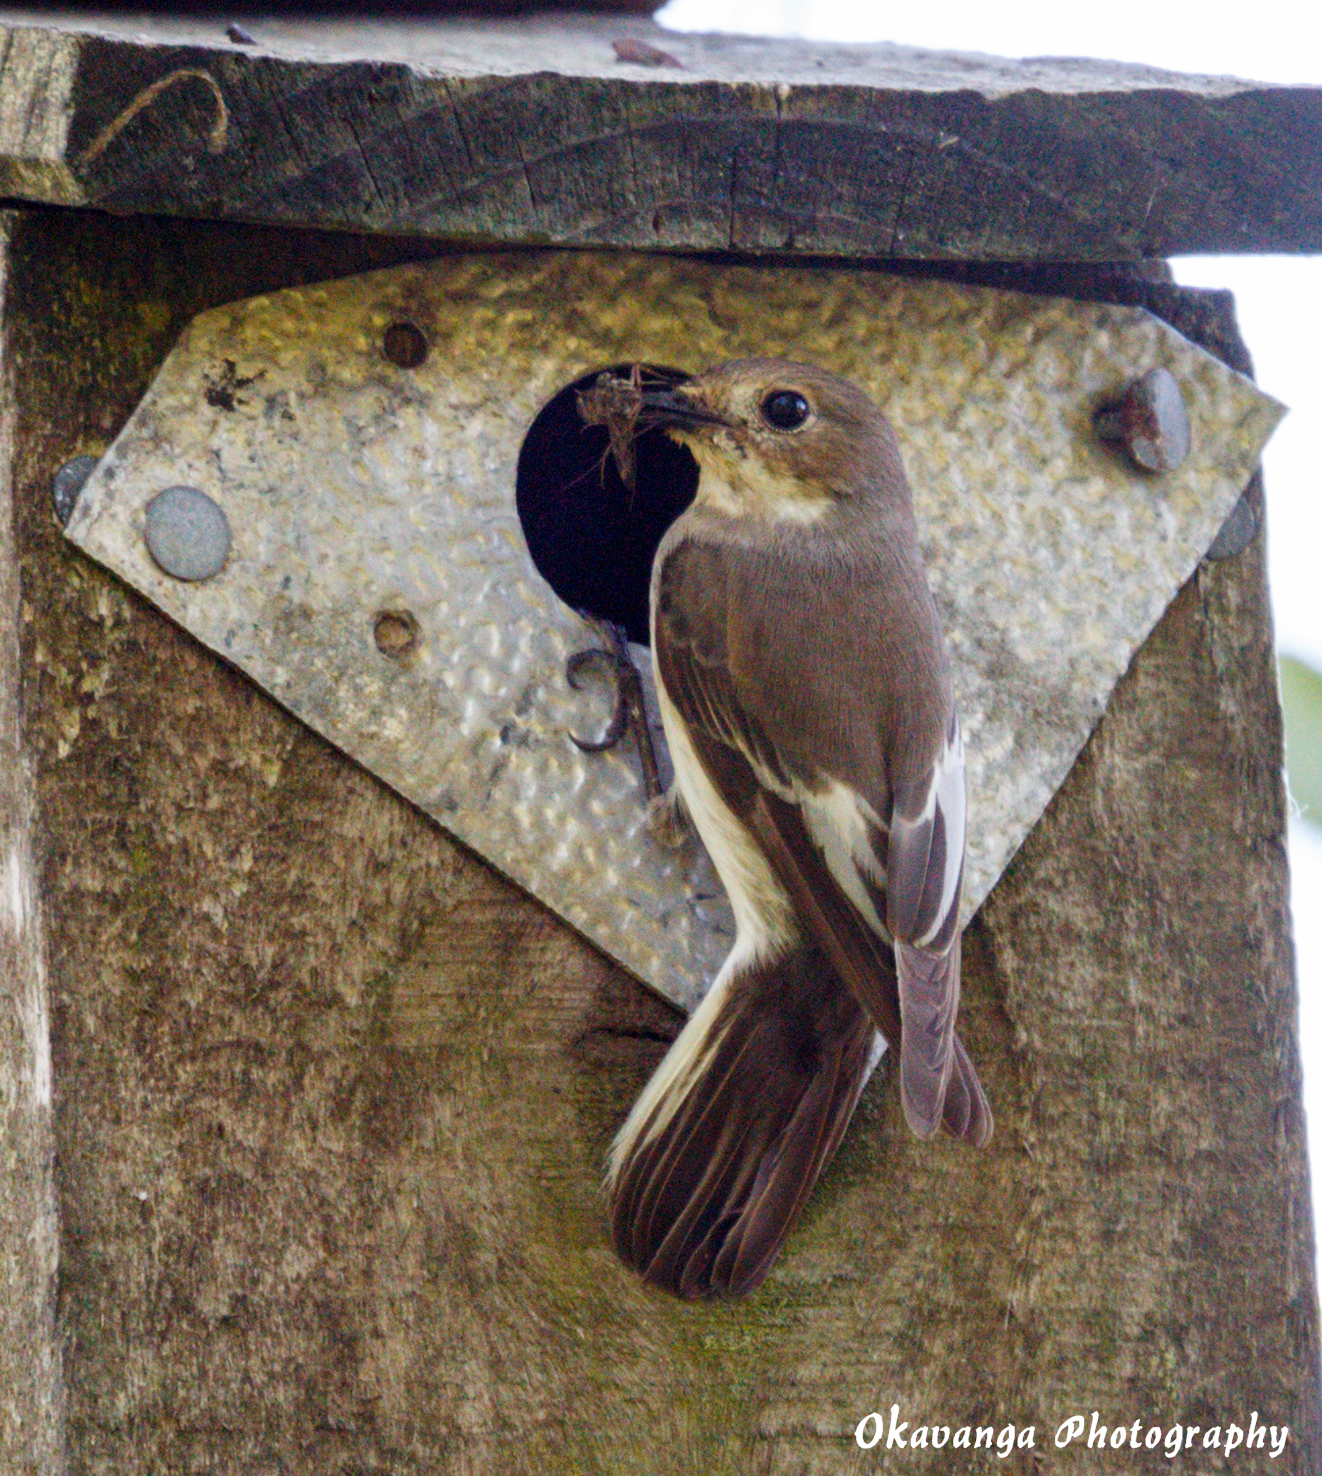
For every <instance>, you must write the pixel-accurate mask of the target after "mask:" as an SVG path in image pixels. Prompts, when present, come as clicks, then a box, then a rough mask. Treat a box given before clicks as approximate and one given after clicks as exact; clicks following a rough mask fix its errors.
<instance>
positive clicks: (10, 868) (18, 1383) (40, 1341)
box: [0, 212, 63, 1476]
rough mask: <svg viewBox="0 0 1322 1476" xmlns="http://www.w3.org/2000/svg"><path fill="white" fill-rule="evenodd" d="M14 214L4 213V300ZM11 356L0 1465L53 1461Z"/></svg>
mask: <svg viewBox="0 0 1322 1476" xmlns="http://www.w3.org/2000/svg"><path fill="white" fill-rule="evenodd" d="M11 223H12V217H11V216H10V214H9V213H8V212H5V213H4V214H2V215H0V300H3V294H4V290H5V288H6V287H7V278H8V253H9V232H10V226H11ZM14 393H15V375H14V364H13V360H12V359H11V358H10V357H9V356H8V355H7V354H6V355H5V356H4V362H3V364H2V365H0V1470H3V1471H5V1472H7V1473H8V1472H12V1473H13V1476H46V1473H55V1472H57V1471H58V1470H59V1468H60V1461H61V1454H62V1446H63V1429H62V1424H61V1417H62V1414H63V1410H62V1401H61V1392H62V1391H61V1381H60V1355H59V1346H58V1343H57V1340H56V1336H55V1277H56V1267H57V1257H58V1244H59V1230H58V1220H57V1211H56V1205H55V1182H54V1147H55V1143H54V1124H53V1120H52V1112H51V1059H50V1021H49V1018H48V1002H47V992H46V970H45V962H46V960H45V957H44V948H43V942H44V934H43V926H42V923H43V919H42V914H41V905H40V900H39V888H38V884H37V879H36V876H35V873H34V865H33V845H32V831H33V814H32V811H33V773H32V766H31V764H30V763H28V762H27V758H26V755H25V752H24V748H23V743H22V738H21V724H20V720H19V693H20V688H21V679H20V657H19V629H20V624H21V620H22V614H21V603H20V593H19V585H20V581H19V557H18V547H17V542H16V538H15V526H14V516H13V514H14V508H13V495H12V494H13V475H12V474H13V465H12V456H13V449H14V442H13V433H14V419H15V415H14Z"/></svg>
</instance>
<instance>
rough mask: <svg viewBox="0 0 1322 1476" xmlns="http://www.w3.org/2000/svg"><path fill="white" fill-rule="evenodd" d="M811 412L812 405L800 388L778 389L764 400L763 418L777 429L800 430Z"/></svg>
mask: <svg viewBox="0 0 1322 1476" xmlns="http://www.w3.org/2000/svg"><path fill="white" fill-rule="evenodd" d="M810 414H812V407H811V406H810V405H809V404H808V402H807V400H805V399H804V398H803V396H802V395H801V394H800V393H799V392H798V390H776V391H774V392H773V393H772V394H769V395H768V396H767V397H766V399H765V400H763V401H762V419H763V420H765V421H766V423H767V424H768V425H770V426H774V428H775V429H776V430H783V431H790V430H798V428H799V427H800V426H801V425H802V424H803V422H804V421H805V420H807V418H808V416H809V415H810Z"/></svg>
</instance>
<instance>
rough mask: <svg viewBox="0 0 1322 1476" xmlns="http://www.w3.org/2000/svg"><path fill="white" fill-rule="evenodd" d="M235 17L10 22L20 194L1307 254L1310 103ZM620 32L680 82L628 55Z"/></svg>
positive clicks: (870, 59)
mask: <svg viewBox="0 0 1322 1476" xmlns="http://www.w3.org/2000/svg"><path fill="white" fill-rule="evenodd" d="M10 14H11V15H13V16H15V17H17V15H18V13H16V12H12V13H10ZM4 18H5V17H4V15H0V20H3V19H4ZM249 29H250V30H251V32H252V34H253V35H254V36H255V38H256V40H257V43H258V44H257V45H255V46H246V45H245V46H236V45H234V44H233V43H232V42H230V41H229V40H227V39H226V36H225V33H224V28H223V22H222V20H221V19H216V20H212V21H209V20H205V19H193V20H176V21H170V20H168V19H160V18H157V19H153V20H150V21H141V20H138V19H136V18H135V19H134V20H133V21H132V22H131V23H129V22H126V21H124V20H117V19H116V18H114V17H113V16H106V17H102V18H100V19H99V20H91V21H88V20H82V19H80V20H76V21H75V20H72V19H69V20H63V21H62V20H59V19H56V18H51V17H44V18H42V17H36V18H30V19H29V20H28V21H27V22H23V21H22V20H20V19H17V18H15V19H14V20H13V21H12V23H11V24H10V25H9V27H8V28H7V30H6V31H5V32H4V50H3V53H2V54H0V55H2V56H3V64H2V66H0V182H2V183H3V187H4V189H5V191H6V193H9V194H11V195H18V196H21V197H24V198H27V199H30V200H41V201H51V202H56V203H66V204H68V203H84V204H90V205H97V206H102V207H104V208H107V209H109V210H112V211H115V212H118V213H134V212H147V213H158V212H165V213H168V214H180V215H189V216H206V217H221V218H231V219H243V220H252V221H267V222H284V223H299V224H313V225H321V226H335V227H346V228H350V229H354V230H363V231H377V232H409V233H413V234H417V235H429V236H438V237H449V238H462V239H467V240H470V241H500V242H509V243H515V242H528V243H541V242H548V241H554V242H562V243H570V244H594V245H622V246H635V247H647V248H657V247H662V248H664V247H669V248H699V249H708V248H719V249H741V250H747V251H756V252H764V253H774V254H782V255H800V256H802V255H811V254H816V255H835V256H845V257H880V256H888V257H897V258H903V257H914V258H939V259H958V258H983V259H995V258H1008V259H1020V260H1079V261H1112V260H1124V259H1136V258H1142V257H1145V256H1153V255H1162V254H1168V253H1174V252H1196V251H1237V252H1238V251H1310V250H1311V251H1316V250H1319V249H1322V89H1319V88H1298V87H1297V88H1286V87H1277V86H1268V85H1265V84H1257V83H1249V82H1237V81H1234V80H1232V79H1228V78H1207V77H1184V76H1180V75H1178V74H1175V73H1168V72H1160V71H1156V70H1154V69H1151V68H1145V67H1135V66H1124V65H1121V64H1119V63H1105V62H1082V61H1032V62H1010V61H1003V60H999V59H996V58H992V57H984V56H971V55H962V54H956V53H948V54H947V53H932V52H920V51H915V50H912V49H910V48H906V47H899V46H890V45H877V46H855V47H846V46H838V45H825V44H821V43H809V42H798V41H795V42H785V41H780V42H778V41H753V40H749V39H747V38H739V37H717V36H705V37H704V36H687V35H678V34H676V33H674V32H666V31H662V30H660V29H659V28H657V27H655V26H653V25H652V24H651V23H650V22H646V21H643V20H628V21H626V20H623V19H621V18H620V17H587V16H578V17H567V16H559V17H556V18H555V19H553V20H548V19H540V18H539V19H524V20H520V21H503V22H502V21H486V22H482V21H472V20H467V21H465V20H446V21H424V20H416V21H411V22H408V23H396V24H391V23H388V22H384V21H380V22H376V23H375V24H373V23H370V22H367V21H359V22H355V23H354V24H353V25H352V26H350V25H347V24H344V23H336V22H320V23H318V22H289V21H284V22H281V21H274V20H265V21H253V22H251V24H250V25H249ZM622 35H628V36H631V37H635V36H636V37H639V38H642V39H649V40H650V41H652V42H653V43H654V44H656V45H658V46H660V47H662V48H664V49H665V50H666V51H668V52H669V53H672V54H673V55H674V56H675V58H676V59H677V60H678V61H679V62H681V63H682V66H680V67H644V66H639V65H637V64H633V63H629V62H623V61H621V60H620V59H619V58H618V57H617V56H616V53H615V51H614V48H613V42H614V41H615V40H617V39H619V38H620V37H621V36H622ZM169 78H174V80H173V81H171V82H168V83H167V82H166V79H169ZM161 84H164V85H161ZM158 87H159V90H156V89H158Z"/></svg>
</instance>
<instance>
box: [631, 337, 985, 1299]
mask: <svg viewBox="0 0 1322 1476" xmlns="http://www.w3.org/2000/svg"><path fill="white" fill-rule="evenodd" d="M640 423H642V424H649V423H650V424H663V425H665V426H666V427H667V428H668V434H670V435H671V436H672V437H673V438H674V439H675V440H677V441H680V442H681V443H682V444H684V445H686V446H687V447H688V448H689V449H690V450H691V451H692V452H693V455H694V456H695V457H696V458H697V461H698V466H699V470H700V478H699V482H698V490H697V495H696V497H695V500H694V502H693V503H692V505H691V506H690V508H689V509H688V511H687V512H685V513H684V514H683V515H682V516H681V517H680V518H679V519H678V520H677V521H676V522H675V523H674V524H673V525H672V526H671V528H670V529H669V531H668V532H667V534H666V536H665V538H664V539H663V540H662V543H661V546H660V548H659V549H658V551H657V555H656V560H655V563H654V564H653V568H652V591H651V620H652V655H653V661H654V663H655V668H656V679H657V690H658V693H659V695H660V701H661V713H662V719H663V722H664V725H665V732H666V738H667V740H668V742H669V745H670V753H671V757H672V759H673V761H674V766H675V778H676V788H677V790H678V800H677V801H676V800H670V801H669V802H670V803H678V802H682V804H683V806H684V808H686V809H687V811H688V813H689V815H690V816H691V817H692V820H693V822H694V824H695V826H696V827H697V830H698V833H699V835H700V836H701V837H702V840H703V843H704V844H705V845H706V847H707V850H708V851H709V852H710V854H711V858H712V861H713V862H714V864H715V866H716V870H717V872H718V873H719V875H720V878H721V881H722V882H723V884H724V885H725V888H726V890H727V892H728V893H729V895H730V901H731V904H732V906H733V909H734V916H735V922H736V936H735V944H734V947H733V949H732V950H731V952H730V956H729V957H728V958H727V959H726V961H725V963H724V965H723V966H722V968H721V970H720V972H719V973H718V974H717V976H716V979H715V981H714V983H713V984H712V987H711V990H710V992H709V993H708V994H707V996H706V998H705V999H704V1000H703V1002H702V1004H701V1005H700V1007H699V1008H698V1009H697V1011H696V1012H695V1013H694V1015H693V1017H692V1018H691V1019H690V1020H689V1022H688V1024H687V1026H686V1027H685V1029H684V1030H683V1032H682V1033H681V1034H680V1036H679V1038H678V1039H677V1040H676V1041H675V1043H674V1045H673V1046H672V1047H671V1049H670V1051H669V1053H668V1054H667V1055H666V1057H665V1059H664V1060H663V1061H662V1062H661V1065H660V1066H659V1067H658V1068H657V1071H656V1073H655V1075H654V1076H653V1077H652V1079H651V1081H650V1082H649V1083H648V1085H647V1087H646V1088H645V1089H644V1091H643V1093H642V1096H641V1097H640V1098H639V1099H638V1102H637V1103H636V1105H635V1106H634V1108H633V1111H632V1113H631V1114H630V1116H629V1119H628V1121H627V1122H626V1123H625V1125H624V1127H623V1128H622V1129H621V1130H620V1133H619V1135H618V1136H617V1138H616V1140H615V1143H614V1145H613V1147H612V1149H611V1154H610V1162H609V1169H608V1188H609V1193H610V1200H611V1216H612V1224H613V1231H614V1238H615V1244H616V1248H617V1249H618V1251H619V1253H620V1255H621V1257H622V1258H623V1259H624V1260H625V1261H626V1262H627V1263H628V1264H629V1265H631V1266H633V1267H635V1268H636V1269H637V1270H638V1271H639V1272H641V1273H642V1275H643V1276H644V1278H645V1279H646V1280H648V1281H650V1282H653V1283H655V1284H656V1285H658V1286H662V1287H665V1288H667V1289H668V1290H670V1291H672V1292H676V1293H678V1294H679V1295H681V1296H686V1297H698V1296H713V1295H721V1294H726V1295H738V1294H740V1293H743V1292H747V1291H750V1290H751V1289H752V1288H753V1287H755V1286H757V1285H758V1284H759V1283H760V1282H761V1281H762V1279H763V1278H764V1277H765V1276H766V1274H767V1272H768V1271H769V1270H770V1268H771V1265H772V1263H773V1261H774V1260H775V1258H776V1255H777V1253H778V1252H779V1250H780V1248H781V1246H782V1244H783V1243H784V1240H785V1237H786V1235H787V1234H788V1233H789V1230H790V1228H791V1226H792V1225H793V1223H794V1220H795V1218H796V1216H797V1215H798V1213H799V1211H800V1209H801V1208H802V1206H803V1204H804V1201H805V1200H806V1198H807V1196H808V1194H809V1192H810V1191H811V1189H812V1187H813V1185H814V1183H816V1181H817V1177H818V1175H819V1174H820V1173H821V1171H822V1169H823V1168H824V1167H825V1166H826V1164H827V1163H828V1162H829V1161H830V1159H831V1156H832V1154H833V1153H834V1152H835V1149H836V1147H837V1145H838V1144H839V1142H840V1139H841V1137H842V1136H843V1134H844V1131H845V1128H846V1126H847V1125H848V1122H849V1119H850V1116H851V1115H852V1113H853V1110H854V1106H855V1104H856V1103H857V1101H858V1097H859V1093H860V1091H861V1090H862V1088H863V1083H864V1081H865V1080H866V1079H867V1075H868V1071H869V1069H870V1068H871V1066H872V1065H873V1064H874V1063H875V1061H876V1059H877V1058H878V1057H879V1056H880V1054H881V1051H882V1049H883V1048H884V1047H883V1044H882V1041H881V1040H879V1039H878V1036H877V1032H878V1031H879V1032H880V1035H881V1037H882V1038H884V1041H885V1043H886V1044H888V1045H890V1046H891V1047H892V1048H893V1049H895V1050H896V1051H897V1052H898V1055H899V1078H900V1095H901V1100H902V1103H903V1107H904V1114H905V1117H906V1118H907V1120H908V1122H909V1125H910V1127H911V1128H912V1129H913V1131H914V1132H915V1133H916V1134H917V1135H918V1136H919V1137H920V1138H927V1137H930V1136H931V1135H932V1134H933V1133H935V1132H936V1130H937V1128H938V1127H940V1126H942V1125H943V1124H944V1126H945V1127H946V1129H947V1130H948V1131H949V1132H950V1133H952V1134H953V1135H954V1136H955V1137H957V1138H965V1139H967V1140H968V1141H969V1142H971V1143H974V1144H977V1145H982V1144H985V1143H986V1142H987V1141H988V1139H989V1138H990V1137H991V1132H992V1117H991V1111H990V1109H989V1107H988V1105H987V1099H986V1097H985V1096H984V1094H983V1091H982V1087H981V1086H980V1084H979V1082H978V1078H977V1074H976V1072H975V1071H974V1069H973V1066H972V1064H971V1063H970V1061H969V1058H968V1056H967V1055H966V1054H965V1051H964V1048H963V1046H962V1045H961V1044H960V1041H959V1037H958V1036H957V1035H956V1034H955V1012H956V1008H957V1006H958V1003H959V947H960V929H959V904H960V885H961V880H962V876H963V866H964V751H963V742H962V739H961V737H960V729H959V718H958V716H957V714H956V711H955V702H954V693H953V688H952V683H951V676H950V664H949V660H948V657H947V654H946V648H945V642H944V639H943V637H942V634H941V627H940V623H939V621H938V618H937V613H936V609H935V606H934V605H933V603H932V597H931V594H930V593H929V591H928V588H927V581H926V578H925V577H924V573H923V567H922V560H921V557H920V555H919V551H918V535H917V527H916V525H915V522H914V516H913V509H912V505H911V500H910V494H909V486H908V482H907V481H906V479H905V475H904V469H903V466H902V464H901V461H900V452H899V446H898V444H897V441H896V437H895V433H894V431H893V430H892V429H891V426H890V424H889V422H888V421H887V420H886V418H885V417H884V416H883V415H882V414H881V412H880V411H879V410H878V409H877V408H876V406H875V405H873V404H872V403H871V401H870V400H868V398H867V397H866V396H865V395H864V394H862V393H861V392H860V391H859V390H858V389H856V388H855V387H854V386H853V385H851V384H849V383H848V382H846V381H845V380H842V379H839V378H837V377H835V376H834V375H831V374H827V373H824V372H823V371H822V370H819V369H814V368H810V367H809V366H807V365H804V364H792V363H787V362H783V361H780V360H775V359H742V360H739V361H737V362H734V363H730V364H725V365H722V366H720V367H718V368H716V369H712V370H710V371H708V372H707V373H704V374H701V375H699V376H697V377H696V378H694V379H692V380H689V381H687V382H685V383H683V384H681V385H679V386H677V387H675V388H673V389H664V390H650V391H646V392H644V394H643V397H642V408H641V417H640ZM663 818H664V817H663Z"/></svg>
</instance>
